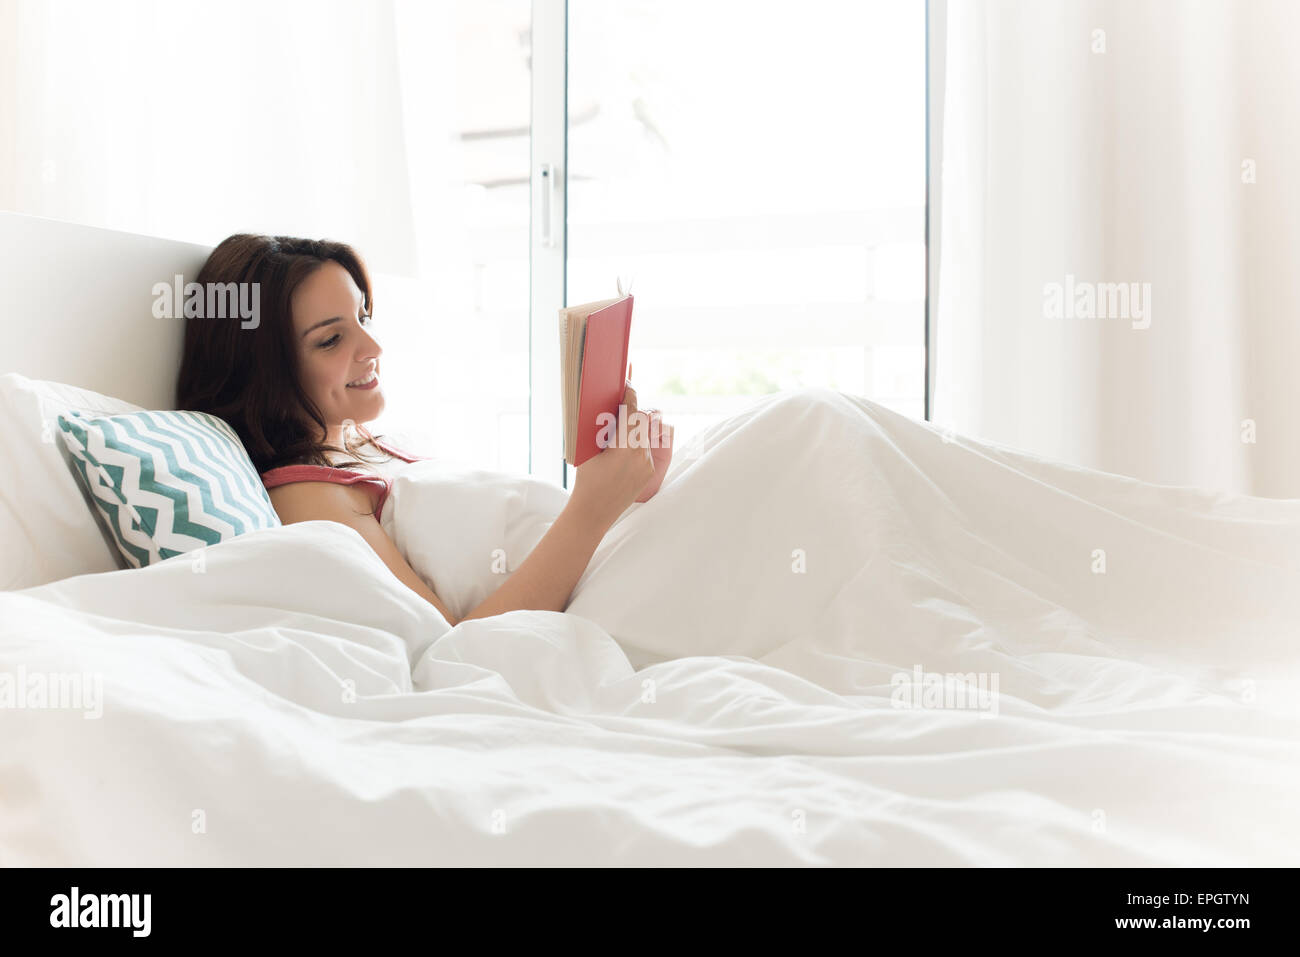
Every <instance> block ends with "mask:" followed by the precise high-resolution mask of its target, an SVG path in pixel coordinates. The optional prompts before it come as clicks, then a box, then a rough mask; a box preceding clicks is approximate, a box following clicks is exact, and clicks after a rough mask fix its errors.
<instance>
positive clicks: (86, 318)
mask: <svg viewBox="0 0 1300 957" xmlns="http://www.w3.org/2000/svg"><path fill="white" fill-rule="evenodd" d="M209 252H211V248H210V247H205V246H196V245H194V244H193V243H182V242H176V241H174V240H169V239H156V238H154V237H151V236H138V235H135V234H134V233H119V232H116V231H114V230H111V229H96V228H95V227H92V226H78V225H74V224H72V223H61V222H58V221H57V220H53V219H41V218H39V217H36V216H23V215H20V214H18V213H7V212H0V294H2V295H3V299H0V310H3V313H4V318H3V320H0V321H3V323H4V328H5V333H6V335H5V337H4V343H5V348H4V350H3V352H4V354H3V358H0V373H6V372H17V373H19V374H21V375H24V376H27V378H29V379H49V380H52V381H55V382H63V383H66V384H68V385H75V386H80V387H81V388H83V389H91V390H93V391H95V392H100V393H103V394H104V395H108V396H112V397H114V398H117V399H125V400H126V401H127V402H134V403H135V404H136V405H140V406H143V407H145V408H147V409H170V408H173V407H174V405H175V401H176V395H175V390H176V373H177V371H178V367H179V363H180V355H181V332H182V329H183V325H182V321H181V320H180V319H156V318H154V315H153V302H154V294H153V287H154V284H155V283H159V282H165V283H168V284H169V285H170V284H171V283H172V282H173V280H174V277H175V276H176V275H177V274H178V273H179V274H180V275H182V276H183V277H184V281H185V282H192V281H194V279H195V277H196V276H197V275H198V272H199V267H200V266H202V265H203V262H204V260H205V259H207V257H208V253H209Z"/></svg>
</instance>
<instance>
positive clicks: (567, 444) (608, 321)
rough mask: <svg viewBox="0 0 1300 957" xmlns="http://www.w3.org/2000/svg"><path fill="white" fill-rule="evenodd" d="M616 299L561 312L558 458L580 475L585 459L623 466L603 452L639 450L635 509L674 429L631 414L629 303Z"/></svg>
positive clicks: (662, 466)
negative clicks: (642, 463)
mask: <svg viewBox="0 0 1300 957" xmlns="http://www.w3.org/2000/svg"><path fill="white" fill-rule="evenodd" d="M619 292H620V298H617V299H606V300H602V301H600V302H591V303H584V304H583V305H579V306H571V307H568V308H565V309H561V310H560V354H561V361H562V364H563V366H562V369H561V388H562V390H563V394H562V397H561V398H562V402H563V411H564V458H565V461H567V462H568V463H569V464H570V465H574V466H577V467H578V469H579V474H582V472H581V470H582V468H583V466H584V465H585V464H586V463H587V462H590V461H591V460H592V459H595V458H611V457H612V458H618V459H625V458H628V457H626V456H622V455H619V456H610V455H608V454H601V453H602V450H604V452H605V453H609V452H610V451H611V450H616V451H620V452H624V451H628V450H629V447H635V446H640V448H639V449H636V451H640V452H642V453H645V454H644V455H643V456H640V458H642V459H645V460H647V461H648V462H649V464H650V466H651V468H652V472H651V474H650V475H648V476H646V480H645V481H644V482H643V483H642V484H641V486H639V487H638V488H637V489H635V490H633V494H634V495H635V496H636V498H635V499H634V500H635V501H637V502H645V501H649V499H650V498H652V497H653V496H654V495H655V493H656V492H657V491H658V490H659V487H660V485H661V484H662V483H663V479H664V475H665V474H666V473H667V471H668V465H669V463H670V461H671V459H672V436H673V429H672V426H670V425H666V424H664V423H663V421H662V416H661V414H660V413H659V411H658V410H657V409H651V410H648V414H647V413H646V412H639V411H638V410H637V406H636V391H635V390H634V389H633V388H632V383H631V374H632V367H631V365H630V364H628V362H627V357H628V340H629V337H630V335H631V328H632V302H633V300H632V296H631V295H630V294H629V295H621V294H622V287H621V285H620V288H619ZM624 368H626V369H627V378H624V375H623V370H624ZM588 471H589V472H596V473H601V474H602V475H603V474H604V473H606V472H609V473H610V474H611V475H613V474H614V473H615V472H616V471H617V466H616V465H614V464H607V465H606V466H602V467H601V468H597V469H594V470H588ZM589 484H590V483H589ZM598 484H603V482H600V483H598ZM614 484H618V483H617V482H614ZM576 490H577V484H575V491H576ZM631 501H632V500H629V501H628V502H627V503H625V504H624V506H623V508H626V507H627V504H630V503H631ZM621 512H622V509H619V513H620V514H621ZM615 517H617V515H616V516H615Z"/></svg>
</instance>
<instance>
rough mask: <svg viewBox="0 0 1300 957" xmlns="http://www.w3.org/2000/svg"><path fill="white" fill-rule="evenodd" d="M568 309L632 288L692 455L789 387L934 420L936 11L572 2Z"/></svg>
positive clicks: (819, 0)
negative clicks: (928, 333) (930, 231)
mask: <svg viewBox="0 0 1300 957" xmlns="http://www.w3.org/2000/svg"><path fill="white" fill-rule="evenodd" d="M568 20H569V30H568V47H569V49H568V72H569V77H568V124H567V128H568V156H569V177H568V190H569V198H568V255H567V261H566V280H567V282H566V291H567V298H568V302H569V303H579V302H585V301H590V300H594V299H601V298H606V297H609V296H613V295H615V294H616V291H615V279H616V277H618V276H624V277H627V276H631V277H633V290H632V291H633V294H634V295H635V296H636V313H635V315H634V318H633V322H632V345H631V350H632V353H633V357H634V373H633V375H634V385H635V386H636V388H637V393H638V396H639V397H640V398H641V400H642V402H643V404H651V403H653V404H654V405H656V406H658V407H659V408H662V409H663V410H664V412H665V416H666V417H667V418H668V419H669V421H672V422H673V423H675V424H676V426H677V441H678V443H679V445H680V444H681V443H684V442H687V441H689V440H690V438H691V436H692V435H694V434H696V433H697V432H698V431H699V430H700V429H702V428H703V427H705V426H707V425H709V424H710V423H712V422H714V421H716V420H718V419H719V418H720V417H722V416H725V415H727V414H729V413H732V412H734V411H737V410H739V409H741V408H744V407H745V406H747V405H748V404H750V403H751V402H753V401H754V400H755V399H756V398H757V397H759V396H761V395H763V394H766V393H770V392H774V391H777V390H784V389H791V388H797V387H800V386H811V385H821V386H829V387H831V388H835V389H839V390H842V391H846V392H851V393H855V394H858V395H863V396H866V397H868V398H872V399H875V400H876V401H879V402H881V403H884V404H886V405H889V406H891V407H893V408H895V409H897V410H899V411H901V412H904V413H906V414H908V415H913V416H915V417H917V418H921V417H922V415H923V411H924V378H925V346H924V326H925V318H924V308H925V222H924V216H925V185H926V184H925V176H926V165H925V148H926V145H925V96H926V90H925V83H926V63H925V5H924V4H920V3H897V2H863V3H844V2H842V0H808V2H803V3H799V4H797V5H794V4H790V3H755V2H739V0H734V2H723V0H711V2H708V3H699V2H693V0H623V2H620V3H607V2H601V0H569V4H568Z"/></svg>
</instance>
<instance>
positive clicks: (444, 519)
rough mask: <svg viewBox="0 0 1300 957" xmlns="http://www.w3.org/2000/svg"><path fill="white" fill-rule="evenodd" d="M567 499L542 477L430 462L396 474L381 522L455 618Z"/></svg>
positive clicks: (511, 565) (494, 584) (509, 568)
mask: <svg viewBox="0 0 1300 957" xmlns="http://www.w3.org/2000/svg"><path fill="white" fill-rule="evenodd" d="M568 501H569V493H568V492H567V491H565V490H564V489H562V488H560V487H559V486H558V485H555V484H553V483H550V482H544V481H542V480H541V479H537V478H532V477H530V476H526V475H522V476H521V475H509V474H506V473H502V472H490V471H486V470H482V469H466V468H463V467H459V466H454V465H448V464H447V463H445V462H441V461H435V460H430V461H423V462H414V463H412V464H410V465H406V466H403V467H402V469H401V470H400V471H399V472H398V473H397V474H396V476H395V477H394V479H393V486H392V490H391V491H390V492H389V493H388V500H387V501H386V502H385V503H384V511H383V516H382V518H381V520H380V524H381V525H382V526H383V528H384V531H386V532H387V533H388V535H389V537H390V538H392V540H393V543H394V544H395V545H396V546H397V548H398V550H399V551H401V553H402V555H403V556H404V557H405V558H406V560H407V562H408V563H409V564H410V566H411V568H413V569H414V570H415V572H416V573H417V574H418V575H419V576H420V577H421V578H422V579H424V581H425V583H426V584H427V585H429V587H430V588H432V589H433V590H434V591H435V592H436V593H437V595H438V597H439V598H440V599H442V601H443V603H444V604H446V606H447V610H448V611H450V612H451V613H452V614H453V615H455V616H456V617H457V618H459V617H461V616H462V615H465V614H466V613H468V612H470V611H472V610H473V609H474V607H475V606H476V605H478V604H479V603H480V602H481V601H483V599H485V598H486V597H487V596H488V595H490V594H491V593H492V592H494V591H496V590H497V589H498V588H499V587H501V583H502V582H504V581H505V579H506V576H507V574H509V573H510V572H513V571H514V570H515V569H517V568H518V567H519V565H520V564H521V563H522V562H523V560H524V559H525V558H527V557H528V553H529V552H531V551H532V550H533V547H534V546H535V545H536V544H537V543H538V542H539V541H541V538H542V536H543V535H545V534H546V530H547V529H548V528H550V527H551V525H552V523H553V522H554V521H555V519H556V517H557V516H558V515H559V514H560V512H561V511H563V509H564V506H565V504H566V503H567V502H568Z"/></svg>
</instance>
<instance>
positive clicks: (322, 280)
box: [291, 260, 384, 441]
mask: <svg viewBox="0 0 1300 957" xmlns="http://www.w3.org/2000/svg"><path fill="white" fill-rule="evenodd" d="M291 306H292V309H293V327H294V338H295V340H296V341H297V343H298V357H299V360H300V363H299V368H300V369H301V374H300V375H301V380H302V388H303V391H304V392H306V393H307V395H309V396H310V397H311V399H312V401H314V402H315V403H316V405H317V406H318V407H319V408H320V410H321V414H323V415H324V416H325V423H326V425H327V426H328V427H329V429H330V434H329V435H327V436H326V440H327V441H330V440H333V441H337V436H336V435H335V434H334V432H335V430H336V429H338V428H339V427H340V426H341V425H342V424H343V422H344V421H346V420H347V419H351V420H352V421H353V422H356V423H357V424H359V425H360V424H363V423H366V422H370V421H372V420H373V419H376V418H378V417H379V413H380V412H382V411H383V409H384V394H383V391H382V390H381V388H380V384H379V379H378V378H377V377H376V378H375V379H374V380H373V381H371V382H366V383H365V386H364V387H358V386H356V385H353V384H351V383H355V382H357V381H358V380H363V381H364V380H365V379H366V378H367V377H369V376H370V373H371V372H372V371H373V372H375V373H376V374H377V373H378V371H379V357H380V356H381V355H382V354H383V351H384V350H383V349H381V348H380V347H379V343H378V342H376V341H375V339H374V337H373V336H371V335H370V333H369V332H367V331H366V327H367V326H369V325H370V321H371V320H370V317H369V316H368V315H366V314H365V312H364V311H363V310H364V308H365V307H364V305H363V302H362V295H361V290H360V289H359V288H358V287H357V284H356V283H355V282H354V281H353V279H352V276H351V274H350V273H349V272H348V271H347V270H346V269H344V268H343V267H342V266H340V265H339V264H338V263H336V262H334V261H333V260H327V261H326V262H325V263H324V264H323V265H322V266H321V267H320V268H319V269H317V270H316V271H315V272H314V273H312V274H311V275H310V276H308V277H307V278H306V279H304V280H303V281H302V282H301V283H299V284H298V288H297V289H295V290H294V293H293V298H292V300H291Z"/></svg>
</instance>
